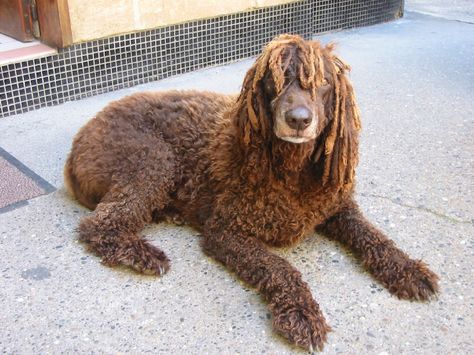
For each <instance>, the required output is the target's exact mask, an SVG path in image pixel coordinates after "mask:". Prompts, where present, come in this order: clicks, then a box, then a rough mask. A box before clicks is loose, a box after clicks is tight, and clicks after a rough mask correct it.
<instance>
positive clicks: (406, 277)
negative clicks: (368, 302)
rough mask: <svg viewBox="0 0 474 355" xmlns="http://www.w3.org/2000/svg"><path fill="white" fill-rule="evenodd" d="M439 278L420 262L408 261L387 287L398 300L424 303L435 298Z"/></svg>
mask: <svg viewBox="0 0 474 355" xmlns="http://www.w3.org/2000/svg"><path fill="white" fill-rule="evenodd" d="M438 280H439V277H438V276H437V275H436V274H435V273H434V272H433V271H431V270H430V269H429V268H428V266H427V265H426V264H425V263H424V262H423V261H421V260H408V262H407V263H406V264H405V266H404V267H403V268H401V270H399V271H398V272H397V273H396V277H393V278H392V280H391V282H390V283H389V284H388V285H387V287H388V290H389V291H390V292H391V293H392V294H394V295H396V296H397V297H399V298H403V299H410V300H418V301H426V300H429V299H431V298H433V297H435V296H436V294H437V292H438V290H439V286H438Z"/></svg>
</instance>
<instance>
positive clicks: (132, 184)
mask: <svg viewBox="0 0 474 355" xmlns="http://www.w3.org/2000/svg"><path fill="white" fill-rule="evenodd" d="M157 151H159V153H160V155H159V157H158V156H154V155H153V154H148V155H147V156H146V157H142V160H139V161H137V160H135V161H136V164H137V165H138V167H136V168H135V169H134V170H133V171H127V174H126V175H125V176H121V175H120V174H116V176H114V182H113V184H112V185H111V187H110V189H109V190H108V192H107V193H106V194H105V195H104V196H103V197H102V199H101V200H100V202H99V204H98V205H97V207H96V209H95V210H94V212H93V213H92V214H91V215H89V216H86V217H84V218H83V219H82V220H81V222H80V224H79V239H80V241H82V242H84V243H85V244H86V247H87V249H88V250H89V251H91V252H93V253H95V254H97V255H98V256H101V257H102V263H103V264H105V265H108V266H115V265H126V266H130V267H131V268H133V269H135V270H136V271H138V272H141V273H144V274H154V275H161V274H163V273H164V272H166V271H167V270H168V269H169V259H168V258H167V257H166V255H165V253H164V252H163V251H161V250H160V249H159V248H157V247H155V246H153V245H152V244H150V243H149V242H148V241H146V240H145V239H143V238H142V237H140V236H139V235H138V233H139V232H140V231H141V230H142V229H143V227H144V226H145V224H146V223H149V222H151V221H152V213H153V211H154V210H160V209H162V208H164V207H165V206H166V204H167V203H168V201H169V193H170V191H171V189H172V187H173V174H174V163H173V159H172V158H169V159H165V158H164V152H163V151H162V150H161V151H160V150H158V149H157Z"/></svg>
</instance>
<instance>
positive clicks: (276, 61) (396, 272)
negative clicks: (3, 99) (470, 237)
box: [65, 35, 438, 349]
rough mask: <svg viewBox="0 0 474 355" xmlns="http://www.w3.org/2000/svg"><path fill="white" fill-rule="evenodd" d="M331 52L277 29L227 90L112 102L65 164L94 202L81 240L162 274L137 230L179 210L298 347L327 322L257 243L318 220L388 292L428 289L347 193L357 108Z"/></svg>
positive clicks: (161, 259)
mask: <svg viewBox="0 0 474 355" xmlns="http://www.w3.org/2000/svg"><path fill="white" fill-rule="evenodd" d="M332 50H333V46H332V45H329V46H326V47H322V46H321V45H320V44H319V43H318V42H314V41H304V40H303V39H301V38H300V37H298V36H290V35H282V36H280V37H278V38H277V39H275V40H274V41H272V42H271V43H270V44H268V46H267V47H265V49H264V51H263V52H262V54H261V55H260V56H259V57H258V58H257V60H256V62H255V64H254V65H253V66H252V67H251V68H250V69H249V71H248V72H247V75H246V77H245V79H244V82H243V85H242V90H241V92H240V95H238V96H236V97H233V96H225V95H219V94H215V93H206V92H195V91H188V92H178V91H171V92H164V93H140V94H135V95H132V96H129V97H126V98H123V99H121V100H119V101H116V102H113V103H111V104H110V105H108V106H107V107H106V108H105V109H103V110H102V111H101V112H99V113H98V114H97V115H96V117H94V118H93V119H92V120H90V121H89V122H88V123H87V124H86V126H84V127H83V128H82V129H81V131H80V132H79V133H78V134H77V136H76V138H75V139H74V143H73V147H72V151H71V154H70V155H69V158H68V161H67V163H66V166H65V179H66V184H67V186H68V188H69V190H70V191H71V192H72V194H73V195H74V196H75V197H76V198H77V199H78V200H79V201H80V202H81V203H82V204H84V205H85V206H87V207H89V208H91V209H94V210H95V211H94V212H93V213H92V214H90V215H88V216H86V217H85V218H83V219H82V221H81V223H80V226H79V238H80V240H81V241H83V242H84V243H85V244H86V247H87V248H88V249H89V250H90V251H92V252H94V253H96V254H97V255H99V256H101V257H102V260H103V262H104V264H106V265H118V264H122V265H127V266H130V267H132V268H133V269H135V270H137V271H139V272H143V273H149V274H156V275H161V274H162V273H164V272H165V271H166V270H168V268H169V260H168V258H167V257H166V255H165V254H164V253H163V252H162V251H161V250H160V249H158V248H157V247H155V246H153V245H152V244H150V243H149V242H147V241H145V240H144V239H142V238H141V237H140V236H139V233H140V231H141V230H142V229H143V227H144V226H145V224H146V223H150V222H151V221H160V220H162V219H172V220H180V221H186V222H187V223H188V224H190V225H192V226H194V227H195V228H196V229H198V230H199V231H200V232H201V234H202V236H203V239H202V247H203V250H204V251H205V252H206V254H208V255H209V256H212V257H214V258H215V259H216V260H219V261H220V262H222V263H223V264H225V265H226V266H227V267H228V268H229V269H230V270H232V271H233V272H235V273H236V274H237V275H238V276H239V277H240V278H241V279H242V280H244V281H245V282H247V283H248V284H250V285H252V286H254V287H255V288H256V289H257V290H258V291H259V292H260V293H261V294H262V296H263V297H264V298H265V300H266V301H267V302H268V307H269V310H270V311H271V313H272V315H273V326H274V329H275V330H276V331H277V332H278V333H280V334H282V335H283V336H284V337H285V338H287V339H288V340H289V341H290V342H292V343H294V344H297V345H299V346H302V347H304V348H306V349H322V347H323V345H324V342H325V341H326V338H327V333H328V332H329V331H330V327H329V326H328V325H327V324H326V321H325V319H324V316H323V315H322V313H321V310H320V308H319V305H318V304H317V303H316V302H315V300H314V299H313V297H312V295H311V292H310V288H309V287H308V285H307V284H306V283H305V282H304V281H303V280H302V277H301V274H300V273H299V272H298V271H297V270H296V269H295V268H294V267H293V266H291V265H290V264H289V263H288V262H287V261H286V260H284V259H282V258H280V257H278V256H276V255H274V254H273V253H271V252H270V250H269V249H268V247H267V245H273V246H285V245H291V244H294V243H295V242H297V241H298V240H301V238H303V237H304V236H306V235H309V234H311V233H312V231H313V230H314V229H315V228H318V230H320V231H322V232H323V233H325V234H327V235H328V236H329V237H331V238H334V239H337V240H340V241H341V242H342V243H345V244H346V245H347V246H348V247H349V248H352V249H353V250H354V251H355V252H356V254H357V255H359V256H360V257H361V259H362V261H363V263H364V265H365V266H366V267H367V269H368V270H369V271H370V272H371V273H372V274H373V275H374V277H375V278H376V279H378V280H379V281H380V282H381V283H382V284H383V285H385V286H386V287H387V288H388V289H389V291H390V292H392V293H394V294H395V295H397V296H399V297H402V298H409V299H418V300H425V299H428V298H430V297H431V296H432V295H433V294H435V293H436V291H437V290H438V286H437V276H436V275H435V274H434V273H432V272H431V271H430V270H429V269H428V268H427V266H426V265H425V264H424V263H423V262H421V261H414V260H411V259H409V257H408V256H407V255H406V254H405V253H404V252H402V251H401V250H399V249H398V248H397V247H396V246H395V244H394V243H393V242H392V241H390V240H389V239H388V238H387V237H386V236H385V235H383V233H382V232H380V231H379V230H377V229H376V228H375V227H373V226H372V225H371V224H370V223H369V222H368V221H366V220H365V219H364V217H363V216H362V215H361V213H360V212H359V210H358V207H357V205H356V203H355V202H354V200H353V190H354V171H355V167H356V165H357V159H358V153H357V151H358V132H359V130H360V120H359V111H358V108H357V105H356V102H355V97H354V92H353V89H352V86H351V84H350V82H349V80H348V79H347V77H346V73H347V71H348V70H349V67H348V66H347V65H346V64H344V62H342V61H341V60H340V59H339V58H338V57H337V56H335V55H334V54H333V52H332Z"/></svg>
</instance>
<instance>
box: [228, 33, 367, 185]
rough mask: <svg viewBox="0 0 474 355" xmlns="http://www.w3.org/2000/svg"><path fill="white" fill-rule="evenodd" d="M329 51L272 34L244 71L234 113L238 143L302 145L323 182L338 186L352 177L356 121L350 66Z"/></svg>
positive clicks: (296, 38)
mask: <svg viewBox="0 0 474 355" xmlns="http://www.w3.org/2000/svg"><path fill="white" fill-rule="evenodd" d="M332 49H333V45H328V46H326V47H322V46H321V45H320V43H319V42H316V41H305V40H303V39H302V38H301V37H299V36H293V35H281V36H279V37H277V38H276V39H275V40H273V41H272V42H270V43H269V44H268V45H267V46H266V47H265V48H264V50H263V52H262V54H261V55H260V56H259V57H258V58H257V60H256V62H255V63H254V65H253V66H252V67H251V68H250V70H249V71H248V72H247V75H246V77H245V79H244V83H243V85H242V90H241V93H240V96H239V98H238V100H237V104H236V109H235V110H236V112H235V113H236V114H237V117H238V126H239V130H240V135H241V138H242V143H243V144H244V145H246V146H256V147H258V146H260V147H261V146H262V144H265V143H266V142H270V141H273V142H275V143H276V144H279V145H281V144H282V143H283V144H288V145H304V146H305V147H306V148H307V149H304V151H310V155H311V158H312V159H313V161H314V163H315V164H317V165H318V166H320V167H321V168H322V170H323V173H322V179H323V182H324V184H326V183H332V184H337V185H339V186H344V185H349V184H351V183H352V180H353V176H354V168H355V165H356V163H357V144H358V139H357V135H358V131H359V129H360V121H359V111H358V108H357V105H356V102H355V97H354V92H353V89H352V86H351V84H350V82H349V80H348V79H347V77H346V72H347V71H349V69H350V68H349V66H348V65H347V64H345V63H344V62H343V61H342V60H340V59H339V58H338V57H337V56H335V55H334V54H333V53H332ZM267 146H271V145H267ZM299 151H303V149H299Z"/></svg>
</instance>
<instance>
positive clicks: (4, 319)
mask: <svg viewBox="0 0 474 355" xmlns="http://www.w3.org/2000/svg"><path fill="white" fill-rule="evenodd" d="M320 39H321V40H322V41H323V42H328V41H337V42H338V43H339V46H338V53H339V54H340V55H341V57H343V58H344V59H345V60H346V61H347V62H348V63H350V64H351V66H352V68H353V71H352V74H351V78H352V80H353V83H354V86H355V88H356V93H357V97H358V102H359V104H360V108H361V111H362V118H363V133H362V137H361V158H360V164H359V168H358V181H359V182H358V195H357V199H358V201H359V203H360V205H361V207H362V209H363V210H364V212H365V213H366V215H367V216H368V218H369V219H370V220H371V221H373V223H375V224H376V225H377V226H379V227H380V228H381V229H382V230H384V231H385V232H386V233H387V234H389V235H390V236H391V237H392V238H393V239H394V240H395V241H396V242H397V243H398V244H399V245H400V246H401V247H402V248H403V249H404V250H406V251H407V252H408V253H409V254H410V255H411V256H413V257H415V258H423V259H424V260H426V261H427V262H428V263H429V265H430V266H431V268H432V269H433V270H434V271H436V272H437V273H438V274H439V275H440V277H441V294H440V295H439V299H438V300H436V301H433V302H431V303H415V302H407V301H400V300H398V299H396V298H394V297H392V296H390V294H389V293H388V292H387V291H386V290H385V289H383V288H382V287H381V286H380V285H379V284H377V283H376V282H375V281H374V280H373V279H372V278H371V277H370V276H369V275H368V274H367V273H366V272H365V271H364V270H363V268H362V267H361V266H360V264H359V263H358V262H357V261H356V260H355V259H354V258H353V257H352V256H351V255H350V254H348V253H347V252H345V251H344V250H342V249H341V247H340V246H339V245H337V244H335V243H333V242H331V241H328V240H326V239H325V238H323V237H321V236H318V235H314V236H312V237H311V238H308V239H307V240H305V241H304V242H303V243H302V244H301V245H299V246H298V247H296V248H293V249H283V250H278V251H277V252H278V254H280V255H282V256H284V257H285V258H287V259H288V260H290V261H291V262H292V263H293V264H294V265H295V266H296V267H297V268H298V269H299V270H301V272H302V273H303V276H304V279H305V280H306V281H307V282H308V283H309V284H310V286H311V288H312V290H313V295H314V297H315V298H316V300H318V302H319V303H320V305H321V307H322V310H323V312H324V313H325V315H326V318H327V320H328V322H329V324H330V325H331V326H332V327H333V330H334V332H332V333H331V334H330V336H329V341H328V344H327V345H326V348H325V351H324V353H326V354H400V353H403V354H472V353H474V342H473V339H472V334H474V326H473V325H474V319H473V313H474V307H473V306H474V290H473V285H474V274H473V272H472V265H473V262H474V246H473V236H474V225H473V223H474V208H473V206H474V201H473V200H474V196H473V191H474V177H473V173H474V161H473V159H474V158H473V157H474V143H473V136H474V94H473V93H474V69H473V62H474V26H473V25H471V24H469V23H463V22H459V21H453V20H449V19H445V18H437V17H431V16H427V15H422V14H419V13H415V12H408V13H406V15H405V17H404V18H402V19H400V20H398V21H395V22H391V23H387V24H381V25H376V26H371V27H366V28H361V29H354V30H349V31H343V32H339V33H333V34H329V35H325V36H321V37H320ZM251 63H252V61H251V60H246V61H242V62H238V63H235V64H232V65H227V66H222V67H217V68H212V69H208V70H202V71H199V72H195V73H190V74H187V75H182V76H178V77H174V78H169V79H166V80H163V81H160V82H155V83H149V84H146V85H142V86H139V87H134V88H130V89H126V90H120V91H116V92H112V93H107V94H104V95H100V96H95V97H91V98H87V99H84V100H82V101H77V102H69V103H66V104H63V105H60V106H56V107H48V108H43V109H40V110H37V111H33V112H28V113H25V114H22V115H17V116H12V117H8V118H4V119H2V120H0V146H1V147H2V148H4V149H5V150H7V151H8V152H9V153H11V154H12V155H13V156H15V157H16V158H17V159H19V160H20V161H21V162H23V163H24V164H25V165H27V166H28V167H29V168H30V169H32V170H33V171H35V172H36V173H37V174H39V175H40V176H42V177H43V178H44V179H46V180H47V181H49V182H50V183H52V184H53V185H54V186H56V187H57V188H58V190H57V191H56V192H54V193H52V194H49V195H46V196H42V197H39V198H36V199H33V200H31V201H30V203H29V204H28V205H27V206H24V207H21V208H18V209H15V210H13V211H10V212H6V213H3V214H0V245H1V247H0V272H1V274H0V304H1V308H2V310H1V312H0V323H1V324H2V326H1V327H0V349H1V350H2V351H3V352H4V353H7V354H39V353H41V354H59V353H65V354H72V353H77V354H85V353H91V354H96V353H97V354H125V353H129V354H142V353H153V354H156V353H160V354H181V353H183V354H184V353H187V354H236V353H240V354H263V353H266V354H291V353H298V352H300V350H298V349H296V348H293V347H290V346H289V345H288V344H287V343H286V342H285V341H284V340H282V339H281V338H280V337H278V336H276V335H274V334H273V333H272V330H271V320H270V319H269V314H268V312H267V310H266V308H265V304H264V303H263V301H262V299H261V298H260V297H259V296H258V295H257V293H256V292H255V291H254V290H253V289H251V288H249V287H247V286H246V285H244V284H242V283H241V282H239V281H238V280H237V279H236V278H235V277H234V276H233V275H232V274H230V273H228V272H227V271H226V270H225V269H224V268H223V267H222V266H221V265H219V264H217V263H215V262H213V261H212V260H210V259H209V258H207V257H205V256H204V255H203V254H202V252H201V251H200V250H199V245H198V243H199V237H198V236H197V233H196V232H195V231H193V230H191V229H189V228H186V227H175V226H172V225H158V226H157V225H154V226H150V227H148V228H147V229H146V230H145V232H144V234H145V235H146V236H148V238H150V239H151V240H153V242H154V243H156V244H157V245H159V246H160V247H162V249H163V250H164V251H165V252H166V253H167V254H168V256H169V257H170V259H171V261H172V269H171V271H170V272H169V273H168V274H167V275H165V276H164V277H163V278H161V279H156V278H153V277H144V276H138V275H136V274H134V273H132V272H129V271H128V270H123V269H110V268H106V267H104V266H102V265H101V264H100V263H99V259H98V258H96V257H94V256H91V255H90V254H88V253H86V252H85V251H84V250H83V248H82V246H81V245H79V244H78V243H77V242H76V241H75V238H76V234H75V232H74V228H75V227H76V226H77V223H78V221H79V218H80V217H81V216H83V215H85V214H87V213H88V211H87V210H86V209H84V208H82V207H81V206H79V205H77V204H76V203H75V202H73V201H71V199H70V198H69V197H68V196H67V195H66V194H65V191H64V187H63V182H62V166H63V164H64V160H65V157H66V155H67V153H68V150H69V148H70V145H71V140H72V137H73V135H74V134H75V133H76V132H77V130H78V129H79V127H81V126H82V125H83V124H84V123H85V122H86V121H87V120H88V119H89V118H90V117H92V116H93V115H94V113H95V112H97V111H98V110H99V109H100V108H102V107H103V106H105V105H106V104H107V103H108V102H110V101H111V100H115V99H118V98H120V97H123V96H125V95H128V94H130V93H132V92H136V91H143V90H165V89H170V88H193V89H205V90H214V91H220V92H235V91H237V90H238V89H239V86H240V83H241V81H242V78H243V75H244V73H245V72H246V70H247V68H248V67H249V66H250V64H251Z"/></svg>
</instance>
